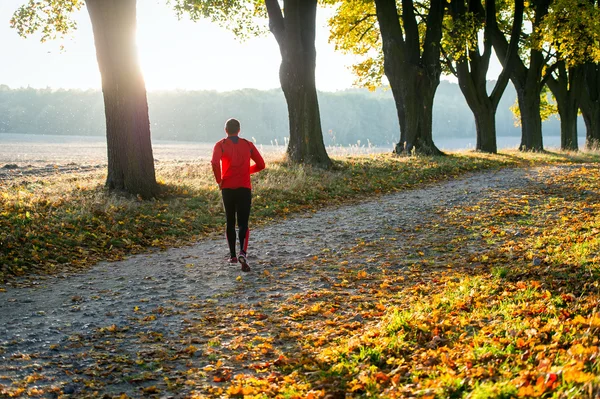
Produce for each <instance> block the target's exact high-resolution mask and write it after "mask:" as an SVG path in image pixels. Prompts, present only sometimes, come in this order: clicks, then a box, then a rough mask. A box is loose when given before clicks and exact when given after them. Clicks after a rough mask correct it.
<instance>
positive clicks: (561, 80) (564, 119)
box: [548, 61, 580, 151]
mask: <svg viewBox="0 0 600 399" xmlns="http://www.w3.org/2000/svg"><path fill="white" fill-rule="evenodd" d="M555 66H556V71H555V73H556V74H557V75H556V77H554V75H550V76H549V78H548V87H549V88H550V90H551V91H552V94H554V98H555V99H556V104H557V106H558V115H559V117H560V149H561V150H563V151H577V150H578V149H579V147H578V143H577V111H578V109H579V106H578V105H577V97H576V95H575V92H576V85H577V82H578V80H579V75H580V72H579V70H578V68H575V67H570V68H567V66H566V65H565V63H564V62H562V61H559V62H558V63H557V64H556V65H555Z"/></svg>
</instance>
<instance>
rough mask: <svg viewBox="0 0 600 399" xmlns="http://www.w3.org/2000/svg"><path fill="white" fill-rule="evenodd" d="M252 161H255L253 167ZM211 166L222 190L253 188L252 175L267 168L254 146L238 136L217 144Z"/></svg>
mask: <svg viewBox="0 0 600 399" xmlns="http://www.w3.org/2000/svg"><path fill="white" fill-rule="evenodd" d="M251 159H252V160H253V161H254V164H253V165H252V166H250V160H251ZM211 164H212V168H213V173H214V174H215V180H216V181H217V183H219V184H221V188H222V189H223V188H240V187H245V188H252V184H251V183H250V175H251V174H252V173H256V172H260V171H261V170H263V169H264V168H265V161H264V160H263V158H262V156H261V155H260V152H258V150H257V149H256V147H255V146H254V144H253V143H252V142H250V141H248V140H246V139H243V138H241V137H238V136H228V137H227V138H224V139H223V140H221V141H219V142H217V144H215V148H214V149H213V155H212V160H211ZM221 164H223V168H221Z"/></svg>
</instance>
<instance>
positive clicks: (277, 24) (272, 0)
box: [265, 0, 285, 47]
mask: <svg viewBox="0 0 600 399" xmlns="http://www.w3.org/2000/svg"><path fill="white" fill-rule="evenodd" d="M265 5H266V6H267V14H268V15H269V30H270V31H271V33H272V34H273V36H275V40H277V43H278V44H279V46H280V47H281V45H282V43H283V35H284V32H285V20H284V18H283V13H282V12H281V7H280V6H279V1H277V0H265Z"/></svg>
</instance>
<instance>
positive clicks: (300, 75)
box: [12, 0, 600, 197]
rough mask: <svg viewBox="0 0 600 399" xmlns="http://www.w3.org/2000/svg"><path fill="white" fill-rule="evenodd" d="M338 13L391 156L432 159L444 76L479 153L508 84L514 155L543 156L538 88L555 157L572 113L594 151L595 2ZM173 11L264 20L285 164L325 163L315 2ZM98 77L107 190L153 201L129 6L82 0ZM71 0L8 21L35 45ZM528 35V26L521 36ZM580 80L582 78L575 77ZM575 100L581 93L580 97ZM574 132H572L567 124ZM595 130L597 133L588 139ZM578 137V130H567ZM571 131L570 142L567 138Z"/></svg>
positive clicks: (343, 9) (214, 0)
mask: <svg viewBox="0 0 600 399" xmlns="http://www.w3.org/2000/svg"><path fill="white" fill-rule="evenodd" d="M321 2H322V3H324V4H329V5H334V6H336V7H337V15H336V16H335V17H334V18H332V20H331V28H332V29H331V32H332V33H331V39H332V40H333V41H334V42H336V43H337V44H338V47H340V48H341V49H342V50H345V51H350V52H354V53H356V54H362V55H363V57H364V59H363V62H362V63H361V64H360V65H358V66H357V68H356V71H357V73H358V74H359V78H361V79H363V80H364V81H367V82H377V81H381V77H382V75H383V74H385V76H386V77H387V81H388V82H389V85H390V87H391V89H392V93H393V96H394V100H395V105H396V109H397V115H398V121H399V126H400V141H399V143H398V145H397V146H396V152H398V153H406V154H410V153H412V152H413V151H414V152H419V153H424V154H440V153H441V152H440V151H439V150H438V149H437V147H436V146H435V144H434V142H433V136H432V124H433V123H432V120H433V116H432V115H433V99H434V97H435V93H436V90H437V88H438V86H439V83H440V76H441V74H442V73H446V72H450V73H454V74H455V75H456V76H457V78H458V81H459V85H460V87H461V89H462V92H463V94H464V95H465V98H466V99H467V103H468V104H469V106H470V107H471V109H472V111H473V114H474V117H475V120H476V126H477V149H479V150H481V151H488V152H495V151H496V128H495V125H496V124H495V114H496V110H497V107H498V103H499V101H500V98H501V96H502V92H503V91H504V90H505V87H506V84H507V83H508V79H510V80H512V82H513V84H514V86H515V88H516V90H517V95H518V101H519V110H520V115H521V125H522V139H521V146H520V148H521V149H522V150H526V151H528V150H533V151H541V150H543V141H542V132H541V119H542V116H541V114H542V113H541V100H540V98H542V97H541V95H542V90H543V88H544V87H546V85H548V87H549V88H550V90H552V91H553V93H554V95H555V97H556V100H557V103H558V111H559V114H560V116H561V121H562V122H563V126H564V127H563V129H562V130H561V134H562V135H563V136H564V139H563V143H564V147H565V148H569V149H576V148H577V142H576V138H577V136H576V135H575V136H572V134H571V133H570V132H572V126H573V122H572V121H575V120H576V119H575V116H573V117H571V116H572V114H573V109H575V112H574V115H576V114H577V112H576V110H577V108H578V107H580V108H581V110H582V113H583V115H584V119H585V121H586V127H587V145H588V146H596V145H598V143H599V142H600V133H599V132H598V128H600V121H598V118H600V100H599V98H598V97H599V96H598V92H600V87H599V82H600V76H599V71H600V68H599V67H598V65H599V64H598V62H599V61H600V54H598V53H599V51H598V49H597V48H598V45H597V43H598V38H599V37H600V35H599V33H598V32H600V28H599V26H598V24H599V22H598V21H599V20H600V18H598V16H599V10H598V2H597V1H596V0H539V1H534V2H528V3H525V2H524V0H514V1H510V0H508V1H502V2H496V1H483V0H469V1H466V0H449V1H447V0H423V1H414V0H321ZM170 3H171V4H173V5H174V7H175V9H176V10H177V12H178V13H180V14H183V13H186V14H188V15H190V16H191V17H192V18H193V19H200V18H209V19H212V20H213V21H215V22H217V23H220V24H223V25H226V26H228V27H230V28H232V29H233V31H234V32H236V33H237V34H239V35H245V34H255V33H256V32H257V31H260V29H257V27H256V22H255V21H256V19H255V17H257V16H261V15H264V16H265V17H267V18H268V21H269V30H270V31H271V33H272V34H273V36H274V38H275V40H276V41H277V43H278V45H279V48H280V53H281V66H280V72H279V77H280V82H281V87H282V90H283V93H284V96H285V99H286V102H287V106H288V117H289V118H288V120H289V145H288V148H287V156H288V158H289V159H290V161H292V162H296V163H310V164H316V165H321V166H325V167H327V166H329V165H330V164H331V161H330V159H329V157H328V156H327V152H326V151H325V145H324V142H323V132H322V128H321V116H320V110H319V104H318V99H317V91H316V85H315V73H314V72H315V67H316V51H315V25H316V12H317V6H318V0H283V9H282V8H281V4H280V2H279V1H278V0H264V1H263V0H228V1H227V2H223V1H220V0H171V1H170ZM86 5H87V9H88V12H89V15H90V19H91V22H92V26H93V31H94V38H95V43H96V50H97V58H98V64H99V67H100V72H101V75H102V89H103V93H104V102H105V113H106V129H107V141H108V165H109V166H108V167H109V173H108V179H107V186H108V187H109V188H118V189H125V190H127V191H129V192H133V193H137V194H139V195H141V196H143V197H152V196H154V195H155V194H156V192H157V185H156V182H155V178H154V168H153V164H152V148H151V145H150V129H149V118H148V106H147V100H146V91H145V87H144V82H143V80H142V77H141V73H140V69H139V65H138V63H137V58H136V53H135V45H134V40H135V38H134V32H135V25H136V15H135V13H136V0H88V1H87V2H86ZM81 6H82V2H81V1H80V0H44V1H34V0H29V2H28V3H27V4H25V5H24V6H22V7H21V8H20V9H19V10H18V11H17V12H16V13H15V17H14V18H13V21H12V23H13V25H14V26H15V27H16V28H17V29H18V30H19V33H21V34H23V35H27V34H30V33H32V32H35V31H36V30H38V29H41V30H42V32H43V39H46V38H49V37H52V36H53V35H60V34H63V33H65V32H67V31H69V30H70V29H72V28H73V23H72V21H71V20H70V19H69V15H70V13H71V12H72V11H73V10H75V9H78V8H80V7H81ZM527 26H530V27H531V29H526V28H524V27H527ZM492 48H493V49H494V50H495V52H496V54H497V55H498V57H499V58H500V60H501V62H502V65H503V71H502V73H501V75H500V77H499V79H498V81H497V84H496V86H495V87H494V89H493V90H492V92H491V94H488V91H487V88H486V75H487V70H488V66H489V61H490V56H491V52H492ZM579 71H581V72H579ZM582 92H584V93H583V94H582ZM574 126H575V129H576V124H575V125H574ZM594 129H596V130H594ZM575 131H576V130H575ZM569 134H571V135H569Z"/></svg>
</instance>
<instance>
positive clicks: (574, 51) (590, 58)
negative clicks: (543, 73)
mask: <svg viewBox="0 0 600 399" xmlns="http://www.w3.org/2000/svg"><path fill="white" fill-rule="evenodd" d="M599 3H600V2H598V1H597V0H554V1H553V2H552V4H551V7H550V12H549V13H548V15H547V16H546V18H544V23H543V24H542V25H541V27H540V31H539V32H538V33H539V34H540V36H541V37H542V38H543V40H544V45H545V47H546V48H549V49H550V50H551V51H553V55H554V56H555V58H556V59H557V63H556V65H557V67H556V68H555V69H554V73H553V76H552V79H550V80H549V81H548V86H549V87H550V88H551V90H552V91H553V93H554V96H555V97H556V100H557V103H558V109H559V114H560V119H561V126H563V129H562V130H564V134H562V133H561V135H562V136H564V139H566V140H569V138H570V137H575V138H576V136H574V135H576V129H577V124H576V115H574V114H575V113H576V112H577V106H578V105H579V107H580V108H581V112H582V114H583V119H584V120H585V124H586V130H587V133H586V146H587V147H588V148H598V146H599V145H600V68H599V67H598V63H599V62H600V46H598V42H599V41H600V9H599V6H600V4H599ZM561 141H563V140H561ZM566 144H569V143H568V141H567V143H566Z"/></svg>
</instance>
